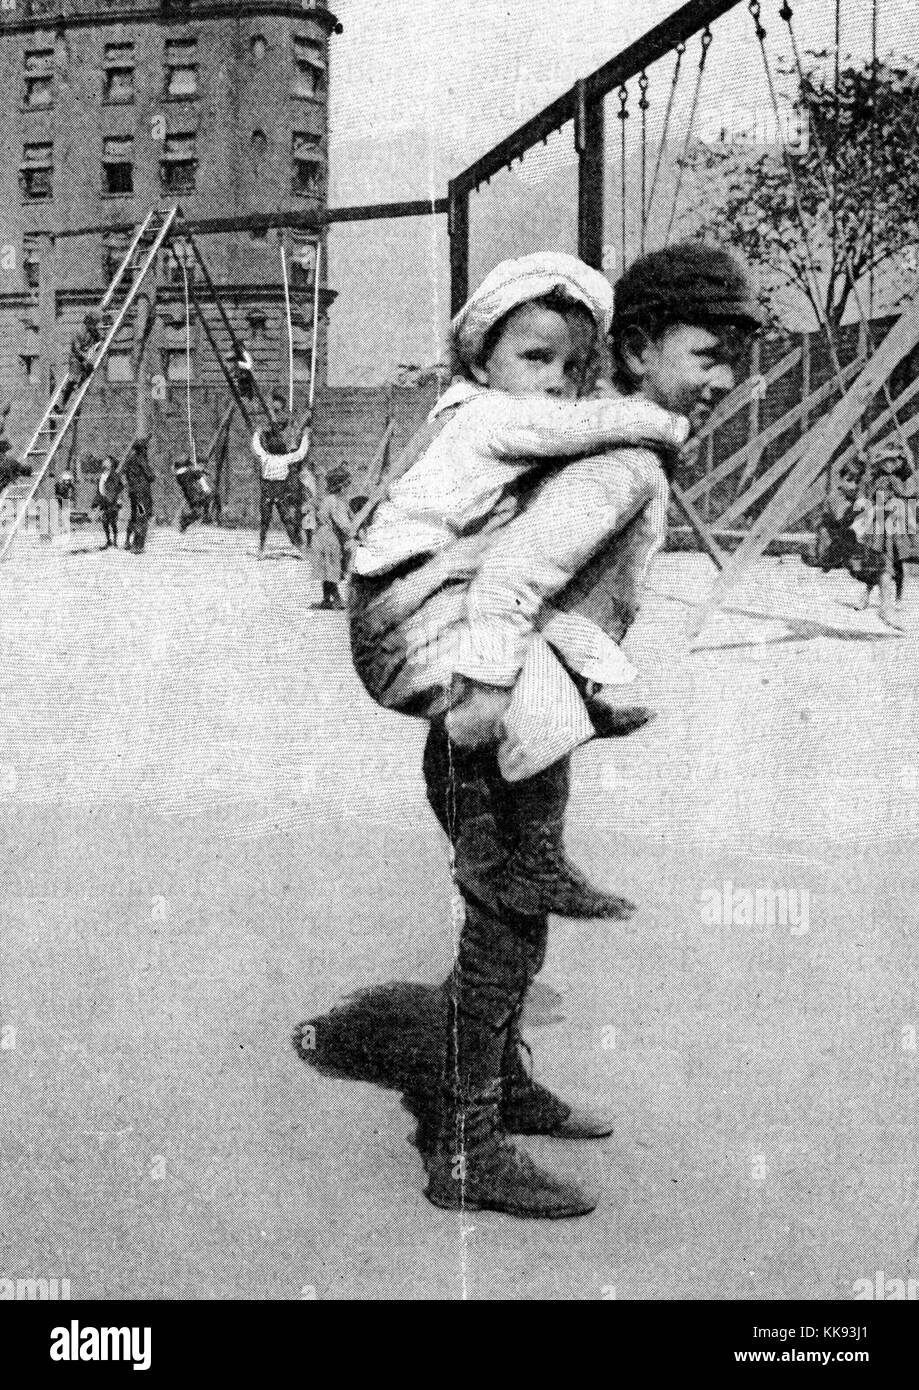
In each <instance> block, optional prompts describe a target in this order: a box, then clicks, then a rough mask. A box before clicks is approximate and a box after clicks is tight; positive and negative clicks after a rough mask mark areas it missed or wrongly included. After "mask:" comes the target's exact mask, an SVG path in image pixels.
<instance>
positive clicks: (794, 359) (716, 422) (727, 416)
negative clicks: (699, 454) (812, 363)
mask: <svg viewBox="0 0 919 1390" xmlns="http://www.w3.org/2000/svg"><path fill="white" fill-rule="evenodd" d="M800 357H801V349H800V348H792V350H791V352H789V353H786V355H785V356H784V357H782V358H780V359H779V361H778V362H776V363H775V364H774V365H773V366H772V367H770V368H769V370H768V372H767V373H766V375H765V376H764V377H763V384H764V386H765V388H766V389H767V390H768V389H769V387H770V386H773V385H774V384H775V383H776V382H777V381H779V380H780V379H781V378H782V377H783V376H785V375H786V374H787V373H788V372H790V371H791V370H792V368H793V367H794V366H796V365H797V363H798V361H799V360H800ZM753 387H754V380H753V377H752V376H748V377H746V378H745V379H744V380H743V381H742V382H741V383H740V385H739V386H735V387H734V390H733V391H731V392H730V393H729V394H728V395H727V396H725V398H724V400H723V401H721V402H719V404H718V405H717V406H716V407H715V409H714V410H713V411H712V413H711V415H710V416H709V417H708V419H707V420H706V422H705V425H704V427H703V428H702V429H701V430H700V431H699V438H700V439H704V438H705V437H706V436H707V435H709V434H713V433H714V432H715V430H718V429H720V428H721V426H722V425H724V424H726V423H727V422H728V420H732V419H733V418H734V416H735V415H736V414H737V413H738V411H741V410H743V409H744V407H745V406H748V405H749V404H750V401H751V398H752V396H753Z"/></svg>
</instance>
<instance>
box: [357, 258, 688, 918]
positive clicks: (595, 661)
mask: <svg viewBox="0 0 919 1390" xmlns="http://www.w3.org/2000/svg"><path fill="white" fill-rule="evenodd" d="M612 311H613V292H612V288H611V286H610V284H609V282H608V281H607V280H606V279H605V277H604V276H602V275H601V274H600V273H599V272H597V271H595V270H592V269H591V268H590V267H589V266H587V265H585V264H584V263H583V262H581V261H579V260H577V259H576V258H575V257H573V256H567V255H562V254H553V253H537V254H534V255H530V256H524V257H521V258H520V259H519V260H514V261H508V262H504V263H503V264H501V265H499V266H498V267H497V268H496V269H495V270H494V271H492V272H491V274H490V275H489V276H488V277H487V278H486V280H485V281H484V282H483V284H482V285H481V286H480V288H479V289H478V290H477V291H476V292H475V294H473V296H472V297H471V299H470V300H469V301H468V303H467V304H466V305H465V306H464V308H463V309H462V310H461V311H460V313H459V314H458V315H457V317H456V318H455V320H454V322H453V325H452V332H451V347H452V352H453V359H454V369H455V374H456V379H455V381H454V383H453V385H452V386H451V387H450V388H449V390H448V391H447V392H446V394H445V395H444V396H443V397H442V398H441V400H440V401H439V402H438V404H437V405H436V407H435V408H434V411H433V412H432V414H431V416H430V418H429V421H428V423H427V425H426V426H425V427H423V429H422V431H420V433H419V435H417V436H416V437H415V439H414V440H413V441H412V443H411V444H410V445H409V449H408V450H407V458H406V457H405V456H403V459H402V460H400V465H397V471H398V472H400V473H401V476H399V477H398V480H397V481H396V482H395V483H394V484H392V485H391V487H390V490H389V493H388V495H387V497H386V498H385V499H384V500H383V501H382V502H381V503H380V504H379V506H378V507H377V509H376V511H375V512H374V513H373V514H372V516H371V519H370V524H369V527H368V528H367V530H366V532H365V534H364V536H363V538H362V543H361V544H360V545H359V547H358V549H357V551H356V553H355V557H354V565H353V573H352V586H351V594H350V606H351V638H352V653H353V657H354V661H355V666H356V668H357V671H358V673H359V675H360V677H361V679H362V681H363V683H364V685H365V687H366V689H367V690H368V692H369V693H370V694H371V696H372V697H373V698H374V699H375V700H376V701H377V702H378V703H379V704H381V705H383V706H384V707H385V708H388V709H396V710H400V711H402V712H404V713H406V714H414V715H421V716H422V717H424V718H427V719H428V720H430V721H432V723H433V724H434V725H435V726H436V725H437V724H438V723H439V724H440V725H441V726H442V727H443V728H444V729H445V731H446V734H447V736H448V738H449V740H450V741H451V742H452V743H453V744H455V745H457V746H458V747H460V748H464V749H469V748H488V747H492V748H496V750H497V759H498V765H499V767H500V771H501V774H502V776H503V779H504V781H505V783H506V791H507V810H508V814H509V815H510V817H511V818H512V820H513V823H514V825H515V829H516V840H517V845H516V848H515V850H514V853H513V855H512V858H511V860H510V862H509V863H506V864H503V865H502V867H501V872H500V875H497V876H496V878H495V882H494V883H484V884H483V883H482V882H480V881H479V879H480V878H481V867H480V866H481V862H482V855H481V853H478V852H476V851H475V850H472V849H470V853H469V854H468V855H466V854H464V853H463V847H462V837H460V841H459V842H458V843H457V846H456V873H457V878H458V879H459V880H460V882H461V883H463V885H464V886H465V887H470V888H471V889H472V890H473V891H483V889H484V891H487V892H488V893H490V894H491V893H493V894H494V896H496V897H497V898H498V899H499V900H500V901H502V902H504V903H505V904H506V905H508V906H509V907H511V908H513V909H514V910H516V911H519V912H526V913H531V912H532V913H538V912H557V913H560V914H562V915H564V916H569V917H611V918H617V917H620V918H621V917H623V916H625V915H627V914H628V912H629V910H630V907H631V905H630V904H627V903H626V902H625V901H624V900H623V899H622V898H619V897H615V896H612V895H609V894H605V893H601V892H599V891H598V890H596V889H595V888H594V887H593V885H592V884H590V882H589V881H588V880H587V878H586V877H585V876H584V875H583V874H582V873H581V872H580V870H578V869H577V868H576V867H575V865H573V864H572V863H571V862H570V861H569V860H568V859H567V857H566V855H565V852H564V849H563V846H562V813H563V810H564V805H565V802H566V800H567V786H568V772H567V769H568V761H569V755H570V753H571V752H572V751H573V750H574V748H576V747H577V746H578V745H579V744H582V743H584V742H586V741H587V740H588V739H591V738H594V737H597V736H603V735H604V734H612V733H620V732H627V731H628V729H629V727H630V725H629V722H628V719H627V718H626V719H623V718H622V716H621V715H620V714H618V713H617V710H616V704H617V701H616V688H617V687H618V686H620V685H621V684H623V683H626V682H628V681H630V680H631V679H633V678H634V675H635V674H636V673H635V671H634V668H632V667H631V666H630V665H629V663H628V662H627V661H626V659H625V657H624V656H623V654H622V652H621V651H620V649H619V648H618V646H617V645H616V644H615V642H613V641H612V639H611V638H609V637H608V636H607V635H606V634H605V633H604V632H603V631H602V629H601V628H600V627H599V626H598V625H596V624H595V623H593V622H591V621H590V620H588V619H586V618H584V617H581V616H579V615H576V614H572V613H562V612H555V611H553V609H552V608H551V607H550V605H549V603H548V600H549V599H550V598H551V597H552V596H553V595H556V594H558V593H559V592H560V591H561V590H562V589H563V588H564V587H565V586H566V585H567V584H568V583H569V582H570V581H571V580H572V579H573V577H574V574H575V573H576V572H577V570H578V569H580V567H581V566H582V565H583V563H584V561H585V559H586V558H587V557H588V556H589V554H591V553H593V551H594V549H595V548H596V544H595V542H596V533H597V512H598V508H602V510H603V511H604V512H605V513H606V516H605V517H604V519H603V527H602V528H601V529H604V530H605V534H606V535H607V536H611V535H613V534H614V533H615V532H617V531H619V530H621V529H622V528H623V527H625V526H626V525H627V523H628V522H629V521H630V520H632V519H633V518H635V517H636V516H637V515H638V513H639V512H640V511H641V510H642V508H644V507H645V506H646V505H647V504H648V502H649V499H650V500H652V501H653V498H652V494H653V496H655V497H656V496H657V494H656V492H655V491H654V488H655V484H654V480H653V479H651V478H650V477H649V478H646V477H645V476H644V473H643V472H642V469H645V471H647V469H648V467H650V465H646V464H645V463H644V462H643V460H647V459H648V455H640V454H637V455H636V456H635V459H636V461H635V465H634V469H633V472H634V473H635V476H634V477H633V476H632V473H631V472H629V470H627V469H626V470H623V471H622V482H621V487H620V488H619V489H618V491H619V492H621V497H617V501H616V503H615V504H612V503H611V502H610V493H609V490H608V489H606V490H605V491H604V495H603V497H602V498H600V497H599V496H588V495H585V497H584V499H583V513H582V516H581V517H580V519H579V518H577V517H572V516H570V515H566V516H564V517H559V518H558V525H557V534H554V535H553V534H551V532H552V526H550V527H549V528H548V539H546V534H547V533H546V531H545V528H544V535H543V540H544V543H543V544H542V546H541V548H540V550H539V551H538V553H534V552H533V551H532V549H531V548H530V547H529V546H528V545H527V544H526V538H525V535H523V536H521V533H520V532H519V530H518V528H517V527H515V520H516V519H517V518H518V517H520V516H521V515H523V514H525V509H526V505H527V501H528V496H529V494H530V493H532V492H533V490H534V489H535V487H536V486H538V484H539V483H540V482H541V481H543V480H544V479H545V477H546V474H547V472H548V471H549V470H557V469H559V468H560V467H564V465H565V463H566V462H568V461H571V460H574V459H576V458H580V457H585V456H589V455H596V454H602V453H604V452H606V451H608V450H610V449H613V448H616V447H617V446H620V447H621V446H630V445H634V446H647V447H650V448H651V449H652V450H654V449H657V450H658V451H677V450H679V449H680V448H681V446H682V445H683V444H684V443H685V441H686V438H687V435H688V433H689V422H688V421H687V420H685V419H684V418H683V417H681V416H678V415H675V414H672V413H670V412H668V411H666V410H664V409H662V408H661V407H659V406H656V405H653V404H652V403H651V402H649V401H645V400H642V399H641V398H640V397H635V396H633V397H630V398H627V399H626V398H622V397H618V396H616V397H613V396H609V397H600V398H597V397H595V396H591V392H592V391H593V389H594V387H595V385H596V380H597V376H598V370H599V365H600V347H601V343H602V339H603V337H604V335H605V334H606V332H607V331H608V329H609V327H610V323H611V320H612ZM406 462H408V463H409V464H410V466H409V467H408V468H407V469H405V468H404V464H405V463H406ZM658 471H659V470H658ZM639 474H641V476H640V477H639V476H638V475H639ZM662 486H663V489H664V491H663V492H662V493H661V497H660V499H659V500H660V502H661V505H662V506H665V505H666V495H665V494H666V484H665V483H664V484H663V485H662ZM581 530H583V532H584V534H583V536H582V535H580V534H579V533H580V531H581ZM588 535H589V536H590V541H589V542H588V541H587V536H588ZM588 544H589V546H590V549H588V550H587V551H586V553H585V551H584V546H586V545H588ZM597 687H599V689H597ZM646 717H647V714H646V713H640V714H639V717H638V719H637V720H636V721H635V722H634V723H632V724H631V727H637V725H638V724H639V723H641V722H643V721H644V718H646ZM471 833H473V834H474V833H475V830H474V827H473V828H472V831H471ZM467 865H468V866H469V868H468V874H469V876H470V878H469V881H467V879H465V878H464V875H465V874H467ZM472 866H475V867H474V868H473V867H472Z"/></svg>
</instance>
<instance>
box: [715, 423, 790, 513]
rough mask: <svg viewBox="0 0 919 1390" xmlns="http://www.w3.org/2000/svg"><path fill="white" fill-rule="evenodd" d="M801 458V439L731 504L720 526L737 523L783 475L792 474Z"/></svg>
mask: <svg viewBox="0 0 919 1390" xmlns="http://www.w3.org/2000/svg"><path fill="white" fill-rule="evenodd" d="M800 457H801V440H800V439H799V440H798V441H797V442H796V443H795V444H793V445H792V447H791V448H790V449H789V450H788V452H787V453H786V454H783V455H782V457H781V458H780V459H776V461H775V463H773V464H770V466H769V467H768V468H767V469H766V471H765V473H761V474H760V476H759V477H758V478H757V479H756V481H755V482H754V483H752V484H751V486H750V487H748V488H747V490H746V492H745V493H744V494H743V496H742V497H738V498H736V500H735V501H734V502H732V503H731V505H730V507H728V509H727V511H725V512H723V513H722V514H721V516H719V518H718V525H719V526H730V524H731V522H732V521H736V520H737V518H738V517H739V516H743V514H744V512H745V511H746V510H747V508H748V507H751V506H752V505H753V503H754V502H757V501H758V500H759V499H760V497H762V495H763V493H764V492H768V491H769V489H770V488H771V487H772V485H773V483H776V482H778V480H779V478H781V477H782V475H783V474H785V473H788V472H790V471H791V469H792V468H794V466H795V464H796V463H797V462H798V460H799V459H800Z"/></svg>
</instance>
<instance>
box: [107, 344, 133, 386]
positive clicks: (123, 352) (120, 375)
mask: <svg viewBox="0 0 919 1390" xmlns="http://www.w3.org/2000/svg"><path fill="white" fill-rule="evenodd" d="M105 374H106V377H107V379H108V380H109V381H111V382H113V383H114V384H116V385H117V384H118V383H119V382H120V383H121V384H125V383H126V382H130V381H133V380H134V362H133V359H132V357H131V347H130V345H129V344H126V343H116V344H115V345H114V346H113V347H110V348H109V350H108V354H107V356H106V359H105Z"/></svg>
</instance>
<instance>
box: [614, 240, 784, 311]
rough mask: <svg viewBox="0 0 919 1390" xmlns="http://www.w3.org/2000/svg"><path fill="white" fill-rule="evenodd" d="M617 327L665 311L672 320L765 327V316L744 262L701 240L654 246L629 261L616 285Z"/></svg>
mask: <svg viewBox="0 0 919 1390" xmlns="http://www.w3.org/2000/svg"><path fill="white" fill-rule="evenodd" d="M615 296H616V308H615V313H614V316H613V327H614V331H615V328H616V327H621V326H623V325H625V324H628V323H640V322H641V321H642V320H643V319H647V318H652V317H653V318H660V317H661V316H664V317H666V318H668V319H671V320H672V321H673V322H674V323H689V324H693V323H703V324H709V323H730V324H736V325H738V326H740V327H744V328H747V329H749V330H750V331H751V332H753V331H755V330H756V329H758V328H761V327H762V326H763V324H764V323H765V322H766V315H765V313H764V312H763V309H762V307H761V306H760V304H759V303H758V302H757V300H756V297H755V294H754V290H753V285H752V283H751V281H750V277H749V275H748V273H747V270H746V268H745V267H744V265H743V264H742V263H741V262H740V261H739V260H737V258H736V257H734V256H732V255H731V254H730V252H728V251H724V250H722V248H721V247H720V246H709V245H707V244H706V243H704V242H701V241H684V242H678V243H676V244H675V245H674V246H665V247H664V248H663V249H662V250H660V251H651V252H649V254H648V255H647V256H641V257H639V259H638V260H637V261H634V262H633V263H632V265H630V266H629V268H628V270H627V271H626V272H625V273H624V275H623V276H622V277H621V279H620V280H619V281H618V283H617V285H616V289H615Z"/></svg>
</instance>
